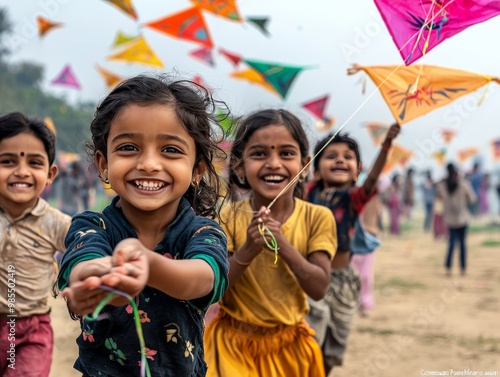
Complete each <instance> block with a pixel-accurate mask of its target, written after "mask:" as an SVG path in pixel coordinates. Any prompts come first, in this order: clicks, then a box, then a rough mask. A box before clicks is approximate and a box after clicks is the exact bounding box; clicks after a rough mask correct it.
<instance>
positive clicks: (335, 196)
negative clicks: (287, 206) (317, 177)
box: [307, 183, 376, 252]
mask: <svg viewBox="0 0 500 377" xmlns="http://www.w3.org/2000/svg"><path fill="white" fill-rule="evenodd" d="M375 194H376V190H373V192H372V193H371V194H370V195H367V194H366V193H365V190H364V188H363V187H362V186H356V187H349V188H347V189H344V190H337V189H335V188H329V189H326V190H325V189H322V188H321V186H320V185H319V184H316V183H315V184H314V185H313V186H312V187H311V188H310V189H309V191H308V194H307V201H309V202H311V203H315V204H320V205H323V206H326V207H328V208H330V209H331V210H332V212H333V215H334V216H335V222H336V223H337V238H338V246H337V252H346V251H350V250H351V246H350V240H351V236H352V233H353V231H354V224H355V222H356V219H357V218H358V215H359V213H361V211H362V210H363V208H364V206H365V205H366V203H368V201H369V200H370V199H371V198H372V197H373V196H374V195H375Z"/></svg>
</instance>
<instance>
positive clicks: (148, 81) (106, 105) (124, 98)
mask: <svg viewBox="0 0 500 377" xmlns="http://www.w3.org/2000/svg"><path fill="white" fill-rule="evenodd" d="M129 105H139V106H150V105H165V106H169V107H171V108H172V109H173V110H174V112H175V114H176V116H177V118H178V119H179V121H180V123H181V124H182V125H183V126H184V128H185V129H186V130H187V131H188V132H189V134H190V136H191V137H192V138H193V140H194V142H195V145H196V160H195V164H194V167H193V169H194V168H196V166H198V164H199V163H200V162H202V161H204V162H205V164H206V166H207V172H206V173H205V174H204V176H203V178H202V180H201V182H200V183H199V186H198V187H197V188H196V187H192V186H190V187H189V189H188V190H187V191H186V193H185V194H184V197H185V198H186V199H187V200H188V201H189V203H190V204H191V207H192V208H193V210H194V211H195V213H196V214H197V215H201V216H207V217H211V218H214V217H216V215H217V207H218V203H219V199H221V194H220V188H221V181H220V178H219V176H218V174H217V172H216V170H215V167H214V165H213V162H214V160H220V159H221V160H224V159H225V158H226V157H227V156H226V154H225V152H224V151H223V150H222V149H220V148H219V147H218V143H219V142H220V141H222V140H223V138H224V131H223V129H222V127H221V126H220V122H221V121H222V120H224V119H230V118H229V110H228V108H227V106H226V104H225V103H224V102H222V101H217V100H215V99H214V98H213V97H212V95H211V94H210V92H209V91H208V90H206V89H205V88H204V87H202V86H200V85H198V84H196V83H195V82H192V81H190V80H173V79H171V78H169V77H167V76H166V75H160V76H154V77H153V76H147V75H138V76H135V77H132V78H130V79H127V80H125V81H122V82H121V83H120V84H118V85H117V86H116V87H115V88H114V89H113V90H112V91H111V92H110V93H109V94H108V95H107V96H106V97H105V98H104V99H103V100H102V101H101V102H100V103H99V105H98V106H97V109H96V111H95V114H94V119H93V120H92V123H91V124H90V131H91V134H92V141H88V142H86V143H85V149H86V151H87V153H88V155H89V157H91V158H92V159H93V158H94V156H95V153H96V152H97V151H100V152H101V153H102V154H103V155H104V157H105V158H107V152H108V151H107V140H108V136H109V131H110V128H111V123H112V121H113V119H115V117H116V116H117V114H118V113H119V112H120V111H121V110H122V109H123V108H125V107H126V106H129Z"/></svg>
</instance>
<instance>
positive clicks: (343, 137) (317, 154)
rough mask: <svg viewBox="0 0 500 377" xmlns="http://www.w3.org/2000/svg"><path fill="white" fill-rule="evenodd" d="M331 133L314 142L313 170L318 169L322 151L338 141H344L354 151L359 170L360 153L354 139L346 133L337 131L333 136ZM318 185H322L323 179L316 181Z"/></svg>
mask: <svg viewBox="0 0 500 377" xmlns="http://www.w3.org/2000/svg"><path fill="white" fill-rule="evenodd" d="M332 137H333V134H329V135H327V136H325V137H324V138H323V139H321V140H320V141H318V142H317V143H316V146H315V147H314V161H313V167H314V171H318V169H319V160H320V159H321V157H322V156H323V153H325V149H326V147H327V146H329V145H332V144H339V143H344V144H346V145H347V147H348V148H349V149H350V150H352V151H353V152H354V155H355V156H356V163H357V165H358V169H359V170H361V166H362V165H361V155H360V154H359V145H358V142H357V141H356V140H354V139H353V138H352V137H350V136H349V134H348V133H343V134H341V133H338V134H337V135H335V137H333V139H332ZM317 184H318V186H319V187H322V186H323V179H320V180H319V181H318V182H317Z"/></svg>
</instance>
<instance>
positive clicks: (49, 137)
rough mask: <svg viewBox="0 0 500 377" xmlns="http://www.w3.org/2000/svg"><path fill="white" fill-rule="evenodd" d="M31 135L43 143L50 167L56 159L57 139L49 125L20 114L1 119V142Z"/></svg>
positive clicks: (15, 113)
mask: <svg viewBox="0 0 500 377" xmlns="http://www.w3.org/2000/svg"><path fill="white" fill-rule="evenodd" d="M21 133H26V134H31V135H33V136H35V137H37V138H38V139H40V141H41V142H42V143H43V146H44V148H45V152H47V157H48V159H49V166H50V165H52V164H53V163H54V160H55V158H56V137H55V135H54V133H53V132H52V131H51V130H50V128H49V127H47V125H46V124H45V123H44V122H43V121H42V120H39V119H36V118H29V117H27V116H25V115H23V114H21V113H19V112H14V113H9V114H5V115H3V116H1V117H0V141H2V140H3V139H8V138H11V137H14V136H16V135H19V134H21Z"/></svg>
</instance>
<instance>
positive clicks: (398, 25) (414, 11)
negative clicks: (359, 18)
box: [375, 0, 500, 65]
mask: <svg viewBox="0 0 500 377" xmlns="http://www.w3.org/2000/svg"><path fill="white" fill-rule="evenodd" d="M375 4H376V6H377V8H378V10H379V12H380V14H381V15H382V18H383V19H384V22H385V24H386V26H387V28H388V29H389V32H390V33H391V36H392V39H393V40H394V43H395V44H396V46H397V48H398V50H399V53H400V54H401V57H402V58H403V60H404V62H405V64H406V65H410V64H411V63H412V62H414V61H415V60H417V59H419V58H420V57H422V56H423V55H425V54H426V53H427V52H429V51H430V50H432V49H433V48H434V47H435V46H436V45H438V44H439V43H441V42H443V41H444V40H445V39H448V38H450V37H452V36H454V35H455V34H457V33H460V32H461V31H462V30H464V29H466V28H468V27H469V26H472V25H474V24H478V23H481V22H484V21H486V20H488V19H490V18H492V17H495V16H497V15H499V14H500V0H375Z"/></svg>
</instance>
